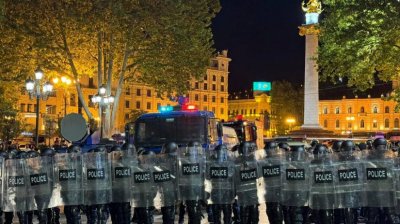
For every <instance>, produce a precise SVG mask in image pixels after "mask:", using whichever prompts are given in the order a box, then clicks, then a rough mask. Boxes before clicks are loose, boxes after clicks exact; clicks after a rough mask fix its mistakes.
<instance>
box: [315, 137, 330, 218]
mask: <svg viewBox="0 0 400 224" xmlns="http://www.w3.org/2000/svg"><path fill="white" fill-rule="evenodd" d="M313 156H314V158H313V159H312V160H311V164H310V169H311V179H312V180H311V189H310V208H311V209H312V217H313V221H314V223H316V224H330V223H333V209H334V206H335V192H334V190H335V188H334V180H335V178H336V173H335V172H334V165H333V161H332V158H331V156H330V154H329V153H328V148H327V147H326V146H325V145H323V144H316V145H315V146H314V149H313Z"/></svg>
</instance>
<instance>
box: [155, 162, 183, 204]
mask: <svg viewBox="0 0 400 224" xmlns="http://www.w3.org/2000/svg"><path fill="white" fill-rule="evenodd" d="M155 160H156V161H155V166H154V171H153V178H154V182H155V183H156V185H157V189H158V190H157V197H156V201H155V207H156V208H161V207H167V206H174V205H175V203H176V201H177V200H178V190H177V178H176V172H177V170H176V169H177V168H176V167H177V166H176V155H175V156H173V155H169V154H158V155H157V156H156V158H155Z"/></svg>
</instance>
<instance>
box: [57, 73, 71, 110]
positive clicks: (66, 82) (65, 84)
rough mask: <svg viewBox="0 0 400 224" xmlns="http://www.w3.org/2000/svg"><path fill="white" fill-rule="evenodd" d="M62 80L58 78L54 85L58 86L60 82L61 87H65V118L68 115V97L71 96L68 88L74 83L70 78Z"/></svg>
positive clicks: (62, 78)
mask: <svg viewBox="0 0 400 224" xmlns="http://www.w3.org/2000/svg"><path fill="white" fill-rule="evenodd" d="M60 80H61V82H60ZM60 80H59V79H58V78H54V79H53V83H54V84H58V83H59V82H60V85H61V87H63V89H64V117H65V116H66V115H67V96H68V94H69V92H68V87H69V85H71V83H72V81H71V79H70V78H68V77H65V76H61V78H60Z"/></svg>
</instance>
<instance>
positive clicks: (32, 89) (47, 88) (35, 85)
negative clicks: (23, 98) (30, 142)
mask: <svg viewBox="0 0 400 224" xmlns="http://www.w3.org/2000/svg"><path fill="white" fill-rule="evenodd" d="M25 87H26V90H27V91H28V93H29V98H30V99H33V98H35V97H36V130H35V146H36V147H38V145H39V111H40V99H42V100H47V98H48V96H49V95H50V93H51V92H52V91H53V85H51V83H50V82H44V81H43V71H42V70H41V69H40V68H37V69H36V70H35V79H34V80H33V79H31V78H28V79H27V80H26V81H25Z"/></svg>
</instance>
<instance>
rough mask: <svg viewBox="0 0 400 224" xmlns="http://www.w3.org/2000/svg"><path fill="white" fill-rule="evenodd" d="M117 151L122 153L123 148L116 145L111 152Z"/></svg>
mask: <svg viewBox="0 0 400 224" xmlns="http://www.w3.org/2000/svg"><path fill="white" fill-rule="evenodd" d="M116 151H122V148H121V146H119V145H114V146H113V147H111V152H116Z"/></svg>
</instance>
